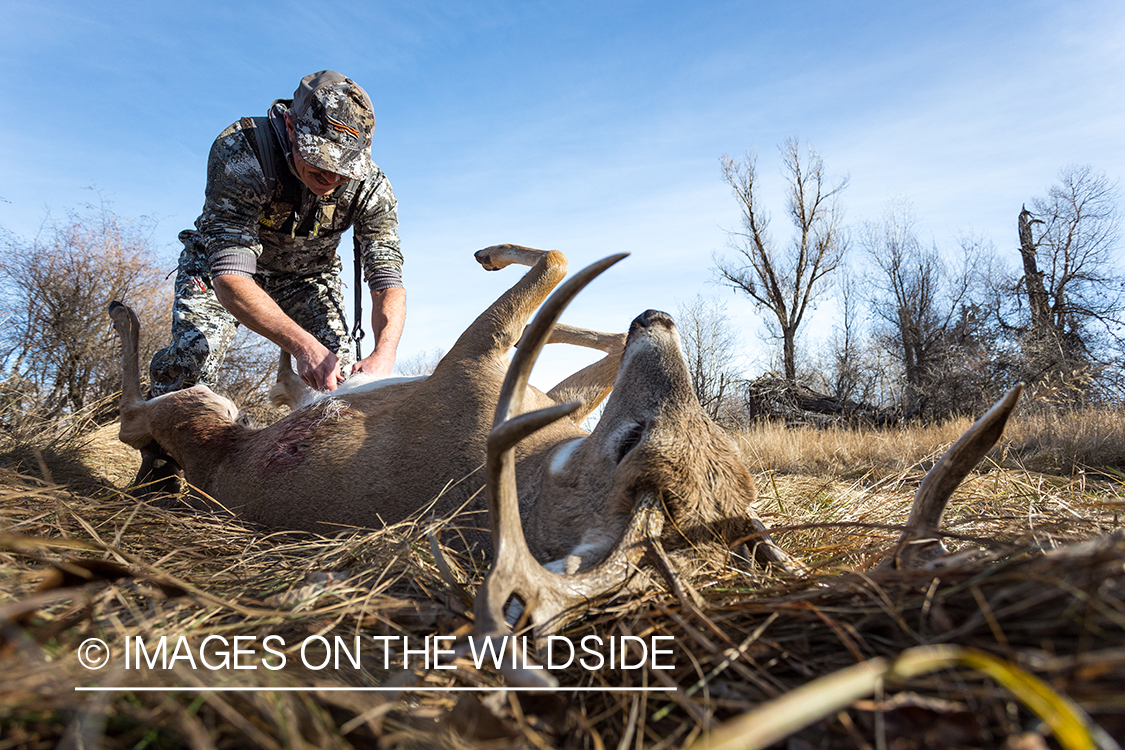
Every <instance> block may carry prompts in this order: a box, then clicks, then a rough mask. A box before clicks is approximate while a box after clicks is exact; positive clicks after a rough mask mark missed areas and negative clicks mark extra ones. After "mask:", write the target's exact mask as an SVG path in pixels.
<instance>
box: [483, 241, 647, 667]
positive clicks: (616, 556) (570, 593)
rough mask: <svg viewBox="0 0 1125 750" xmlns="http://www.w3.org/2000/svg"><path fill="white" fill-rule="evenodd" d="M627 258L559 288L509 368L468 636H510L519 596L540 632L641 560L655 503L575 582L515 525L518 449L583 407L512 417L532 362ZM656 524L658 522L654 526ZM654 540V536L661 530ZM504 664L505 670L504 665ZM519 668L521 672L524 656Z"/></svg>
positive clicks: (491, 456)
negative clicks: (481, 575)
mask: <svg viewBox="0 0 1125 750" xmlns="http://www.w3.org/2000/svg"><path fill="white" fill-rule="evenodd" d="M626 255H627V254H625V253H622V254H618V255H613V256H610V257H608V258H605V259H603V260H601V261H598V262H597V263H594V264H593V265H590V266H588V267H587V268H584V269H583V270H582V271H580V272H578V273H577V274H575V275H574V277H572V278H571V279H569V280H568V281H567V282H566V283H564V284H563V285H562V286H560V287H559V288H558V289H557V290H556V291H555V292H554V293H553V294H552V295H551V296H550V298H548V300H547V301H546V302H545V303H544V304H543V306H542V308H541V309H540V311H539V313H538V314H537V315H536V316H535V319H534V320H533V321H532V322H531V324H530V325H528V326H527V329H526V330H525V331H524V335H523V339H522V341H523V343H522V344H521V346H520V348H519V349H518V350H517V351H516V354H515V356H514V357H513V359H512V363H511V365H510V366H509V368H508V374H507V376H506V377H505V379H504V385H503V387H502V389H501V393H500V398H499V401H498V404H497V407H496V416H495V419H494V421H493V429H492V432H491V433H490V434H489V438H488V474H487V481H488V512H489V520H490V525H491V527H492V539H493V546H494V552H493V556H494V561H493V564H492V567H491V569H490V570H489V572H488V576H487V577H486V578H485V581H484V584H482V586H481V588H480V590H479V591H478V592H477V596H476V601H475V602H474V611H475V617H476V626H475V628H474V630H475V632H476V634H477V635H479V636H485V637H491V636H501V635H504V634H507V633H509V632H510V629H509V628H508V625H507V622H506V621H505V619H504V606H505V604H506V603H507V601H508V598H509V597H510V596H511V595H512V594H513V593H519V594H520V595H521V598H523V599H524V601H525V603H526V604H527V609H528V614H529V615H530V616H531V618H532V621H533V622H535V623H536V625H537V627H539V626H541V625H542V624H543V623H545V622H547V621H550V620H553V619H554V618H556V617H557V616H558V615H559V614H561V613H562V612H564V611H566V610H568V609H570V608H572V607H573V606H574V605H575V604H579V603H581V602H584V601H587V600H589V599H590V598H591V597H592V596H596V595H597V594H598V593H601V592H604V591H606V590H608V589H609V588H612V587H613V586H614V585H615V584H618V583H620V582H623V581H624V580H625V578H626V576H627V573H628V568H629V566H630V564H633V563H635V562H636V559H637V558H639V557H640V554H641V551H639V550H638V549H637V548H639V547H640V545H639V544H638V543H637V541H638V539H643V538H644V537H645V535H646V534H647V533H649V532H650V531H651V528H652V526H653V521H652V518H651V516H652V515H653V509H654V508H655V509H656V510H657V511H658V503H655V502H652V501H647V502H645V503H638V504H637V506H638V507H637V508H636V509H634V516H633V519H632V520H631V522H630V526H629V529H628V530H627V532H626V534H625V536H624V537H623V538H622V539H621V540H620V541H619V542H618V545H617V546H616V547H615V548H614V550H613V552H612V553H611V554H610V556H609V558H607V560H606V561H604V562H603V563H601V564H600V565H597V566H595V567H594V568H592V569H591V570H589V571H585V572H584V573H582V574H579V575H577V576H559V575H555V574H554V573H551V572H549V571H547V570H546V569H545V568H543V567H542V566H541V565H540V564H539V562H538V561H537V560H536V559H535V558H534V557H533V556H532V554H531V551H530V550H529V549H528V547H527V541H526V540H525V538H524V535H523V527H522V525H521V523H520V513H519V497H518V493H517V491H516V472H515V446H516V444H517V443H518V442H519V441H520V440H522V439H523V438H525V437H527V436H528V435H530V434H532V433H533V432H535V431H536V430H539V429H541V428H543V427H545V426H546V425H548V424H550V423H552V422H554V421H556V420H558V419H562V418H563V417H565V416H567V415H569V414H571V413H573V412H574V411H575V410H576V409H578V408H580V407H581V404H579V403H576V402H569V403H566V404H560V405H558V406H554V407H550V408H547V409H541V410H538V411H535V412H530V413H528V414H518V412H519V411H520V409H521V408H522V406H523V393H524V391H525V390H526V388H527V381H528V378H529V376H530V374H531V369H532V367H533V366H534V364H535V360H536V358H537V357H538V355H539V352H540V351H541V350H542V348H543V346H544V344H545V343H546V341H547V338H548V337H549V335H550V333H551V329H552V328H553V327H554V325H555V323H556V322H557V321H558V319H559V317H560V316H561V315H562V312H563V310H564V309H565V308H566V306H567V305H568V304H569V303H570V301H571V300H573V299H574V297H575V296H577V294H578V293H579V292H580V291H581V290H582V289H583V288H584V287H585V286H586V285H587V284H588V283H590V281H592V280H593V279H594V278H595V277H596V276H598V275H599V274H600V273H602V271H604V270H606V269H607V268H609V267H610V266H612V265H613V264H615V263H617V262H618V261H620V260H621V259H623V258H625V257H626ZM513 415H518V416H513ZM662 520H663V519H662V518H660V519H659V520H658V521H656V524H657V525H658V524H659V522H660V521H662ZM656 533H659V528H657V531H656ZM504 648H505V649H509V648H510V649H513V650H515V651H518V650H519V649H520V646H519V645H518V644H516V643H515V642H514V639H510V640H508V641H506V642H505V645H504ZM504 663H505V665H507V664H508V661H507V659H505V660H504ZM524 663H525V664H526V656H525V657H524ZM503 671H504V672H505V674H507V676H508V677H509V679H510V680H511V681H512V682H513V683H516V684H522V685H543V686H550V685H553V684H556V683H555V680H554V678H553V677H551V676H550V675H547V674H545V673H544V672H543V670H526V669H519V668H516V667H515V666H514V665H513V666H512V667H510V668H509V667H507V666H505V667H504V668H503Z"/></svg>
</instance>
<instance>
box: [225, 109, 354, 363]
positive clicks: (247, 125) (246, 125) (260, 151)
mask: <svg viewBox="0 0 1125 750" xmlns="http://www.w3.org/2000/svg"><path fill="white" fill-rule="evenodd" d="M241 124H242V129H243V132H244V133H247V138H246V140H247V142H248V143H249V144H250V148H251V149H253V151H254V155H255V156H256V157H258V164H260V165H261V167H262V174H264V175H265V177H266V193H267V194H268V195H269V196H270V200H271V201H273V200H276V199H277V198H278V195H277V192H278V189H279V188H281V189H284V184H283V180H281V178H280V176H279V175H278V170H277V165H278V164H279V163H280V162H281V161H282V154H281V145H280V144H279V143H278V142H277V136H276V135H274V133H273V126H272V125H271V124H270V122H269V117H264V116H263V117H243V118H242V123H241ZM358 189H359V180H348V182H347V184H346V186H345V188H344V193H343V195H342V196H341V198H340V199H341V200H343V201H346V202H349V203H350V205H349V207H348V218H347V226H350V225H351V224H352V222H353V220H354V218H355V210H356V201H354V200H351V199H352V198H354V196H355V193H356V191H357V190H358ZM297 224H298V222H297V221H296V220H294V222H293V231H294V233H296V230H297ZM317 226H318V227H319V224H318V225H317ZM354 266H355V282H354V284H353V289H354V290H355V324H354V325H353V326H352V330H351V334H350V335H351V338H352V341H354V342H355V356H356V360H357V361H358V360H361V359H363V351H362V347H361V345H360V342H361V341H363V337H364V335H365V332H364V330H363V293H362V292H361V288H362V286H363V263H362V261H361V259H360V257H359V247H358V245H357V246H356V248H355V263H354Z"/></svg>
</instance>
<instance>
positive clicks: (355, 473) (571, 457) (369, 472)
mask: <svg viewBox="0 0 1125 750" xmlns="http://www.w3.org/2000/svg"><path fill="white" fill-rule="evenodd" d="M476 257H477V260H478V261H479V262H480V263H481V264H482V265H483V266H484V267H485V268H487V269H489V270H497V269H500V268H503V267H505V266H507V265H509V264H512V263H518V264H525V265H529V266H531V267H532V268H531V270H530V271H528V272H527V273H526V274H525V275H524V276H523V277H522V278H521V279H520V280H519V281H518V282H517V283H516V284H515V285H514V286H513V287H512V288H511V289H509V290H508V291H507V292H505V293H504V294H503V295H502V296H501V297H500V298H499V299H498V300H496V302H494V303H493V304H492V305H491V306H490V307H489V308H488V309H487V310H485V312H484V313H483V314H482V315H480V317H478V318H477V319H476V320H475V321H474V322H473V323H472V325H470V326H469V328H468V329H467V330H466V331H465V332H464V333H463V334H462V335H461V336H460V338H459V339H458V340H457V342H456V343H455V344H454V345H453V347H452V348H451V349H450V351H449V353H448V354H446V355H445V356H444V357H443V358H442V360H441V361H440V363H439V364H438V365H437V367H436V368H435V370H434V372H433V373H432V374H431V375H430V376H429V377H427V378H425V379H419V380H413V381H409V382H390V383H388V384H385V385H382V386H381V387H374V388H372V389H370V390H367V391H357V392H352V393H348V394H345V395H341V396H333V395H330V396H329V397H326V398H321V399H319V400H316V401H314V402H313V403H311V404H309V405H307V406H304V407H303V408H299V409H297V410H296V411H294V412H292V413H291V414H289V415H288V416H286V417H285V418H283V419H281V420H279V421H278V422H276V423H274V424H273V425H270V426H268V427H264V428H253V427H248V426H245V425H244V424H241V423H239V421H238V419H237V415H238V409H237V407H236V406H235V405H234V404H233V403H232V402H231V401H229V400H228V399H226V398H224V397H222V396H219V395H217V394H215V393H214V392H212V391H211V390H210V389H209V388H207V387H205V386H195V387H192V388H188V389H185V390H182V391H178V392H174V393H170V394H167V395H164V396H160V397H157V398H154V399H151V400H147V401H146V400H144V399H143V398H142V396H141V391H140V385H139V373H138V362H137V354H136V351H137V339H138V334H139V332H138V330H137V323H136V320H135V317H134V316H133V315H132V314H131V311H130V310H129V309H128V308H127V307H125V306H123V305H115V306H113V307H112V309H111V315H112V317H113V319H114V322H115V325H116V327H117V330H118V332H119V333H120V335H121V336H122V339H123V342H124V345H125V348H124V355H123V366H124V384H123V393H122V401H121V433H120V435H121V439H122V440H123V441H124V442H126V443H128V444H129V445H131V446H134V447H137V448H142V447H146V446H148V445H149V444H150V443H153V442H155V443H157V444H159V446H160V447H161V448H162V449H163V450H164V451H165V452H167V453H168V454H169V455H170V456H171V457H172V458H173V459H174V460H175V461H176V462H177V463H178V464H179V465H180V467H182V468H183V470H184V478H185V480H186V481H187V482H188V483H189V484H190V485H192V486H193V487H195V488H197V489H198V490H199V491H201V492H202V493H204V494H205V495H207V496H209V497H211V498H213V499H214V500H215V501H216V502H217V503H218V504H220V505H221V506H223V507H225V508H226V509H228V510H230V511H231V512H233V513H235V514H237V515H238V516H240V517H243V518H246V519H247V520H250V521H255V522H259V523H262V524H265V525H268V526H271V527H276V528H287V529H304V530H308V531H314V532H320V533H333V532H337V531H339V530H341V529H342V528H346V527H379V526H382V525H383V524H392V523H395V522H398V521H400V520H402V519H405V518H407V517H408V516H411V515H412V514H414V513H417V512H418V511H419V510H421V509H423V508H426V507H428V506H431V505H432V510H431V511H429V512H432V513H434V514H435V515H438V516H443V515H446V514H450V513H452V512H454V511H455V510H457V509H458V508H461V507H462V506H466V507H465V509H464V510H465V512H463V513H462V514H461V515H460V516H458V533H460V534H462V535H463V536H464V538H465V540H466V543H467V546H470V547H477V548H480V549H484V550H487V548H488V547H489V546H490V541H491V535H490V534H489V531H488V528H489V527H488V521H487V519H486V517H485V515H484V510H485V504H486V503H485V499H484V496H483V494H481V493H480V492H479V490H480V488H481V487H482V485H483V484H484V482H485V480H484V474H483V472H482V471H481V467H482V466H483V464H484V461H485V453H486V441H487V439H488V434H489V431H490V429H491V427H492V423H493V415H494V413H495V412H496V408H497V403H498V402H499V400H500V396H501V388H502V386H503V384H504V377H505V374H506V373H507V371H508V362H507V355H508V353H509V351H510V350H511V348H512V347H513V346H514V345H515V344H516V343H517V342H518V341H519V339H520V337H521V336H522V335H523V334H524V327H525V325H526V323H527V321H528V319H529V318H530V317H531V315H532V313H534V312H535V310H536V308H537V307H539V305H540V304H541V303H542V302H543V300H544V299H545V298H546V297H547V295H548V294H549V293H550V292H551V290H552V289H553V288H554V287H555V286H556V285H557V284H558V283H559V282H560V281H561V280H562V278H563V277H564V275H565V273H566V259H565V257H564V256H563V255H562V254H561V253H558V252H556V251H540V250H531V249H528V248H522V247H518V246H511V245H504V246H497V247H492V248H487V249H486V250H482V251H480V252H478V253H477V256H476ZM622 257H624V256H616V257H614V258H611V259H607V260H606V261H603V262H602V263H601V264H599V265H598V266H597V268H596V269H594V270H592V271H588V272H586V273H585V274H584V275H583V276H582V278H583V279H584V280H585V281H589V279H590V278H592V277H593V276H594V275H596V273H597V272H600V271H601V270H604V268H606V267H608V266H609V265H612V264H613V263H614V262H616V261H618V260H620V259H621V258H622ZM575 291H576V290H575ZM560 312H561V310H560ZM555 340H558V341H565V342H572V343H585V344H586V345H591V346H597V347H599V348H602V349H605V350H607V352H608V353H607V354H606V357H605V358H604V359H603V360H602V361H600V362H598V363H595V364H593V365H591V366H590V367H588V368H586V369H584V370H582V371H580V372H579V373H576V374H575V375H574V376H572V377H570V378H568V379H567V380H565V381H564V382H562V383H560V384H559V385H558V386H556V387H555V388H553V389H552V390H551V391H550V393H548V394H544V393H542V392H541V391H539V390H536V389H535V388H532V387H529V386H527V385H526V377H525V378H524V380H523V384H521V385H520V390H521V394H520V398H521V399H522V401H523V406H522V407H519V408H520V409H522V408H526V409H528V410H539V409H544V408H548V407H556V406H558V405H559V404H560V403H564V402H568V401H579V402H581V405H580V406H575V407H573V408H572V409H571V412H572V417H571V418H570V419H562V420H558V421H556V422H554V423H553V424H550V425H548V426H546V427H544V428H543V429H542V430H540V431H538V432H536V433H535V434H534V435H531V436H529V437H527V438H526V439H525V440H523V441H522V442H521V443H520V446H519V448H518V450H517V456H516V468H515V472H516V476H517V478H518V481H519V486H520V488H521V491H520V506H521V511H522V520H523V528H524V532H525V534H526V537H527V540H528V543H529V545H530V548H531V551H532V553H533V554H534V556H535V557H536V558H537V559H539V560H542V561H565V560H567V559H568V558H569V562H560V563H558V567H560V568H563V567H567V566H569V569H570V570H573V569H574V568H576V567H588V566H589V565H590V564H592V563H593V562H596V561H598V560H600V559H602V558H603V557H604V556H605V555H606V553H607V552H608V551H609V550H610V549H611V548H612V547H613V546H614V544H615V543H616V542H617V540H618V539H619V538H620V537H621V535H622V533H623V532H624V530H625V527H626V524H627V523H628V521H629V519H630V518H631V514H632V511H633V507H634V505H635V504H636V500H637V497H638V495H639V494H641V493H649V494H651V495H653V496H654V497H659V498H660V500H661V502H662V503H663V506H664V508H665V509H666V510H667V512H668V513H669V518H670V521H671V522H670V523H669V524H667V530H666V532H665V536H666V537H667V538H668V542H669V543H670V544H671V545H672V546H682V545H683V544H685V543H688V542H690V543H693V544H706V543H709V542H718V543H722V544H725V543H727V542H730V541H733V540H736V539H738V538H740V537H744V536H747V535H750V534H752V533H753V532H754V531H755V530H761V529H762V526H761V524H760V523H757V522H756V519H755V516H754V514H753V510H752V509H751V506H752V503H753V501H754V498H755V494H754V484H753V480H752V478H751V476H750V474H749V472H748V471H747V469H746V467H745V465H744V464H743V462H742V460H741V458H740V456H739V453H738V450H737V447H736V446H735V444H734V442H733V441H732V440H731V439H730V438H729V437H728V436H727V435H726V434H725V433H724V432H723V430H722V429H721V428H719V427H717V426H716V425H715V424H713V423H712V422H711V421H710V420H708V419H707V417H706V416H705V415H704V413H703V411H702V410H701V409H700V408H699V406H698V403H697V401H696V399H695V397H694V394H693V391H692V388H691V383H690V381H689V378H688V373H687V369H686V367H685V365H684V362H683V357H682V354H681V353H680V346H679V340H678V335H677V333H676V331H675V326H674V325H673V324H672V322H671V319H670V318H669V317H668V316H667V315H664V314H663V313H657V312H653V311H650V312H647V313H645V314H643V315H641V316H640V317H638V318H637V320H636V321H634V322H633V325H632V329H631V333H630V335H629V339H628V343H627V344H625V345H623V340H624V337H622V336H619V335H615V336H611V335H606V334H600V335H599V334H592V333H589V332H581V331H575V330H574V329H563V330H562V331H561V332H557V333H556V335H555ZM541 345H542V342H537V343H535V344H532V343H530V342H525V343H524V344H522V345H521V347H520V350H523V351H529V350H530V349H531V348H536V347H538V346H541ZM284 379H285V376H283V377H282V380H284ZM373 385H375V386H378V385H379V384H378V383H375V384H373ZM611 388H612V389H613V393H612V395H611V396H610V398H609V402H608V403H607V405H606V408H605V411H604V414H603V415H602V418H601V420H600V422H599V423H598V425H597V427H596V428H595V429H594V430H593V432H591V433H586V432H585V431H583V430H581V429H580V428H579V427H578V426H577V424H578V422H580V421H581V418H582V417H583V416H584V415H585V414H587V413H588V412H589V411H590V410H592V409H593V408H594V407H595V406H596V405H597V403H598V402H599V401H600V400H601V399H602V398H604V397H605V394H606V393H608V392H609V391H610V389H611ZM474 498H475V499H474ZM758 542H759V546H761V547H762V554H763V556H765V557H767V558H774V559H776V560H783V559H784V555H782V554H781V553H780V551H779V550H777V548H776V547H775V546H773V545H772V543H771V542H770V541H769V540H768V538H766V537H760V538H759V539H758Z"/></svg>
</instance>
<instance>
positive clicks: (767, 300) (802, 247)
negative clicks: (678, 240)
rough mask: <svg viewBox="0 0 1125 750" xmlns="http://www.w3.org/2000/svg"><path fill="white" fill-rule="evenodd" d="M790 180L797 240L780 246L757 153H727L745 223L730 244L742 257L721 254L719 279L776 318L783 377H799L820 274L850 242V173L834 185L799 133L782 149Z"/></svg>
mask: <svg viewBox="0 0 1125 750" xmlns="http://www.w3.org/2000/svg"><path fill="white" fill-rule="evenodd" d="M781 154H782V161H783V168H784V171H785V173H786V175H787V179H788V183H789V185H788V194H787V201H786V209H787V213H788V215H789V219H790V220H791V221H792V223H793V226H794V228H795V230H796V232H795V236H794V237H793V239H792V240H791V241H790V242H789V243H788V244H787V245H786V246H785V248H784V249H782V248H779V247H778V246H777V245H776V244H775V243H774V242H773V239H772V238H771V237H770V235H769V232H768V229H769V216H768V215H767V214H766V212H765V211H764V210H763V209H762V206H761V201H760V199H759V186H758V177H757V173H756V169H755V166H756V164H755V163H756V158H755V156H754V155H753V154H747V155H746V156H745V157H744V158H743V159H742V160H741V161H736V160H734V159H731V158H730V157H728V156H723V158H722V160H721V162H722V167H723V179H724V180H725V181H726V182H727V184H728V185H730V186H731V189H732V190H733V191H734V195H735V199H736V200H737V201H738V205H739V208H740V210H741V212H742V228H741V229H740V230H739V231H735V232H732V233H731V234H732V235H733V237H734V238H737V239H733V240H732V245H733V246H734V248H735V249H736V250H737V251H738V253H739V255H740V256H741V257H740V258H738V259H736V260H734V261H728V260H726V259H724V258H716V261H715V264H716V267H717V269H718V272H719V276H720V278H721V279H722V281H723V282H724V283H726V284H728V285H729V286H731V287H733V288H735V289H740V290H742V291H743V292H745V293H746V294H747V295H749V296H750V298H751V299H753V300H754V301H755V302H757V303H758V304H759V305H760V306H762V307H764V308H766V309H767V310H769V311H770V312H771V313H772V314H773V320H772V321H769V322H770V324H771V325H774V326H776V330H775V332H776V335H777V337H778V338H779V339H781V346H782V362H783V365H784V369H785V379H786V380H787V381H789V382H790V383H795V382H796V380H797V362H796V359H797V357H796V340H797V331H798V329H799V328H800V326H801V323H802V322H803V321H804V319H805V315H806V314H807V313H808V312H809V311H810V310H811V309H812V308H813V307H814V306H815V303H816V300H817V294H818V293H819V292H820V291H821V286H822V280H823V279H824V277H825V276H826V275H828V274H829V273H831V272H832V271H833V270H834V269H835V268H836V266H837V265H838V264H839V263H840V259H841V257H842V256H843V253H844V250H845V247H846V242H845V239H844V237H843V234H842V231H841V226H840V221H841V211H840V207H839V202H838V196H839V194H840V192H841V191H842V190H843V189H844V188H845V187H846V186H847V183H848V180H847V178H844V179H841V180H840V181H839V182H837V183H835V184H833V185H829V184H828V182H827V178H826V176H825V174H824V160H823V159H821V157H820V155H819V154H817V152H816V151H815V150H813V148H812V147H811V146H809V147H807V153H806V154H804V155H802V153H801V148H800V144H799V143H798V141H797V139H795V138H790V139H788V140H787V141H786V142H785V145H784V146H783V147H782V149H781Z"/></svg>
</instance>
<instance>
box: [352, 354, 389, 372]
mask: <svg viewBox="0 0 1125 750" xmlns="http://www.w3.org/2000/svg"><path fill="white" fill-rule="evenodd" d="M394 366H395V358H394V354H393V353H392V354H391V356H390V357H387V356H385V355H384V354H383V353H382V350H380V349H376V350H375V351H374V352H372V353H371V354H369V355H368V356H366V357H364V358H363V359H361V360H360V361H358V362H356V363H355V364H354V365H352V372H351V374H352V375H356V374H358V373H361V372H362V373H363V374H364V375H373V376H375V377H377V378H385V377H387V376H388V375H390V374H391V370H393V369H394Z"/></svg>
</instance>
